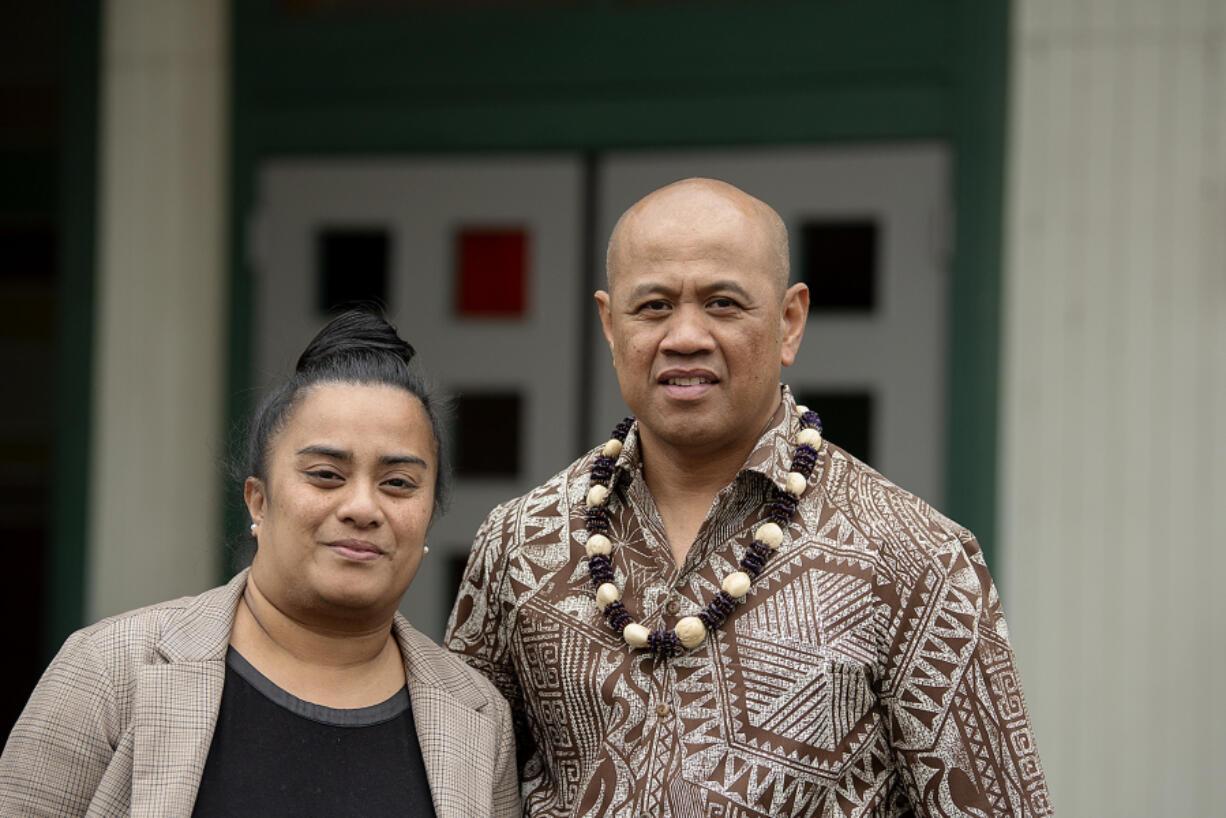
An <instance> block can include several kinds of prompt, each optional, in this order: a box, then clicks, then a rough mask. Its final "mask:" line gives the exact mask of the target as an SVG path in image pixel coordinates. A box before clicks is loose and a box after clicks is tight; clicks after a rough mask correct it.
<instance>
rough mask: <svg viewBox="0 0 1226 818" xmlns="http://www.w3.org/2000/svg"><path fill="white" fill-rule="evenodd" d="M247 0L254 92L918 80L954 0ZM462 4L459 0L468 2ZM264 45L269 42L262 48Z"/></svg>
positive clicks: (933, 55)
mask: <svg viewBox="0 0 1226 818" xmlns="http://www.w3.org/2000/svg"><path fill="white" fill-rule="evenodd" d="M280 5H281V4H280V3H278V2H277V0H250V1H249V2H244V3H241V4H235V7H236V14H237V15H238V18H239V26H240V28H239V33H240V34H241V35H242V36H244V37H249V38H250V39H249V40H248V41H246V42H250V43H251V44H252V47H251V48H246V47H243V48H241V49H240V51H239V52H238V57H239V59H240V60H241V61H244V62H243V63H241V64H240V66H239V67H240V70H242V71H243V73H244V77H245V79H244V83H246V84H247V85H248V88H249V90H250V92H251V94H252V99H253V101H256V102H258V103H260V104H261V105H263V104H268V103H274V104H279V103H282V102H290V103H291V104H293V103H295V102H296V103H298V104H303V105H316V106H319V107H321V108H330V107H331V106H332V105H333V104H334V103H345V102H349V101H351V99H352V98H353V96H354V94H355V93H356V94H358V96H359V99H360V100H362V101H365V102H367V103H371V102H374V101H376V100H377V98H379V97H383V98H387V99H397V100H400V101H402V102H405V101H410V100H414V99H420V100H422V101H426V100H429V99H448V98H456V97H468V98H480V99H481V100H485V101H493V102H499V101H502V100H506V99H510V98H515V97H517V96H520V95H529V96H541V95H551V96H555V97H556V96H576V95H581V96H596V97H603V96H606V95H610V94H614V95H621V96H629V97H635V96H639V95H640V94H642V93H649V94H650V93H654V92H655V91H656V90H657V89H659V88H660V87H676V88H687V87H688V88H689V89H690V90H691V91H695V90H697V91H699V92H701V91H702V90H704V89H707V88H711V87H722V86H725V85H733V86H735V85H744V84H746V83H758V84H761V83H768V84H769V83H775V82H795V81H800V82H806V83H809V82H812V81H814V80H815V79H817V80H829V79H830V78H832V77H833V78H849V77H850V78H855V77H862V76H866V75H870V74H871V75H877V76H887V75H894V76H896V77H897V76H911V75H915V74H917V73H925V72H931V71H932V70H933V67H934V66H943V65H944V64H945V63H946V61H947V60H948V59H949V55H950V54H951V53H952V49H951V45H952V42H953V41H952V38H953V37H954V35H955V33H956V29H955V28H954V27H952V26H950V25H948V21H949V19H950V18H951V14H952V6H951V3H950V2H949V0H861V2H857V3H845V2H813V0H806V1H804V2H797V1H796V0H793V2H783V0H774V2H758V3H745V2H724V3H721V2H706V3H702V4H701V7H700V6H699V4H690V3H660V4H646V3H644V4H634V3H621V4H617V6H616V7H612V8H610V7H607V6H605V5H603V4H600V5H597V4H592V3H581V4H575V5H573V6H570V7H557V6H554V7H550V6H548V5H542V6H541V7H539V8H537V9H527V8H523V7H518V8H512V9H500V8H498V7H497V4H488V5H485V7H483V8H478V9H474V8H468V9H464V8H462V7H460V8H452V9H447V8H442V7H440V8H436V9H433V10H429V9H413V10H392V9H389V10H387V11H386V12H383V13H365V14H361V13H349V14H346V13H344V12H343V11H340V10H335V11H331V12H328V13H326V14H320V15H302V16H298V17H291V16H287V15H285V14H284V13H282V12H280V11H279V6H280ZM458 5H459V4H457V6H458ZM256 44H258V47H257V45H256Z"/></svg>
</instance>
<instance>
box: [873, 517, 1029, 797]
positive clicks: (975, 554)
mask: <svg viewBox="0 0 1226 818" xmlns="http://www.w3.org/2000/svg"><path fill="white" fill-rule="evenodd" d="M888 593H889V595H891V596H892V598H890V599H888V600H887V602H888V604H887V605H886V609H887V610H888V611H889V614H888V615H887V616H888V618H889V619H890V621H891V622H890V624H889V625H888V626H887V630H886V633H887V649H886V650H885V652H884V661H885V663H886V667H885V672H884V674H883V678H884V685H883V687H884V689H883V691H882V699H883V703H884V705H885V708H886V713H887V720H888V729H889V731H890V745H891V752H892V753H893V756H894V762H895V764H896V766H897V768H898V771H899V776H900V781H901V784H902V786H903V788H904V789H905V792H906V798H907V800H908V801H909V802H910V804H911V807H912V809H913V811H914V814H915V815H916V816H918V817H919V818H923V816H947V815H968V816H969V815H974V816H1018V817H1019V818H1020V817H1021V816H1027V817H1029V816H1043V815H1051V814H1052V808H1051V805H1050V802H1049V799H1048V793H1047V786H1046V783H1045V781H1044V776H1043V770H1042V767H1041V765H1040V763H1039V755H1038V751H1037V750H1036V748H1035V741H1034V733H1033V731H1032V729H1031V726H1030V717H1029V714H1028V713H1027V711H1026V704H1025V701H1024V700H1023V698H1022V690H1021V685H1020V683H1019V681H1018V673H1017V666H1016V664H1015V662H1014V658H1013V649H1012V647H1011V646H1010V644H1009V634H1008V629H1007V627H1006V625H1005V619H1004V614H1003V613H1002V611H1001V607H1000V600H999V597H998V596H997V593H996V588H995V586H994V585H993V583H992V578H991V576H990V575H989V574H988V569H987V565H986V563H985V562H984V559H983V554H982V552H981V550H980V548H979V544H978V543H977V542H976V541H975V539H974V537H973V536H971V535H970V533H969V532H965V531H963V532H961V533H960V534H959V535H958V536H957V537H956V538H955V539H953V540H952V541H950V542H949V543H948V544H947V545H946V546H944V547H943V548H941V549H938V551H937V553H936V554H934V555H933V558H932V560H931V561H930V562H929V563H928V564H927V565H926V566H924V568H923V569H922V570H920V571H918V572H917V575H916V576H915V582H914V584H913V587H910V588H909V589H905V590H903V589H899V588H897V587H895V588H893V589H892V590H891V591H889V592H888Z"/></svg>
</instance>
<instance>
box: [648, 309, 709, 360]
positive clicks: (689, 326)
mask: <svg viewBox="0 0 1226 818" xmlns="http://www.w3.org/2000/svg"><path fill="white" fill-rule="evenodd" d="M708 320H709V316H708V315H707V314H706V311H705V310H703V309H702V307H701V306H699V305H696V304H682V305H681V306H679V307H678V308H677V309H676V310H675V311H674V312H673V315H672V316H671V317H670V318H669V320H668V332H667V333H666V334H665V336H664V343H663V344H662V345H661V346H662V348H663V349H664V350H665V351H667V352H675V353H677V354H679V355H692V354H694V353H696V352H706V351H708V350H710V349H712V348H713V347H714V344H715V342H714V339H713V338H712V337H711V330H710V327H709V326H708V325H707V324H708Z"/></svg>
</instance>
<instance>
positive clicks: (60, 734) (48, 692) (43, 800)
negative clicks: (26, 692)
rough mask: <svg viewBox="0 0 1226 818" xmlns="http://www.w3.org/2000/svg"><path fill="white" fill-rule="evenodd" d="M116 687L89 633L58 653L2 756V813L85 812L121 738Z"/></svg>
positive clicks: (68, 644) (65, 813)
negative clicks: (117, 714) (116, 703)
mask: <svg viewBox="0 0 1226 818" xmlns="http://www.w3.org/2000/svg"><path fill="white" fill-rule="evenodd" d="M116 711H117V708H116V706H115V696H114V685H113V684H112V681H111V679H110V676H109V674H108V672H107V669H106V667H105V664H104V663H103V661H102V660H101V657H100V655H99V653H98V651H97V650H96V649H95V646H94V645H93V644H92V642H91V640H90V638H89V637H88V635H87V634H85V633H80V632H79V633H76V634H74V635H73V636H71V637H69V639H68V641H67V642H66V643H65V644H64V646H63V647H62V648H61V649H60V652H59V653H58V654H57V655H56V657H55V659H53V660H52V662H51V665H50V666H49V667H48V668H47V671H46V672H45V673H44V674H43V677H42V679H41V680H39V683H38V686H37V687H35V689H34V692H33V694H31V696H30V700H29V702H28V703H27V704H26V707H25V709H24V710H23V711H22V713H21V717H20V718H19V719H18V720H17V723H16V724H15V725H14V726H13V730H12V732H11V733H10V734H9V738H8V742H7V744H5V747H4V754H3V755H2V756H0V815H31V816H33V815H46V816H70V815H84V814H85V813H86V811H87V810H88V809H89V806H90V803H91V801H92V800H93V798H94V793H95V791H96V790H97V789H98V784H99V781H100V780H101V779H102V776H103V773H105V772H106V769H107V766H108V764H109V763H110V762H111V758H112V756H113V755H114V752H115V744H116V743H117V741H118V732H119V726H118V719H117V717H116Z"/></svg>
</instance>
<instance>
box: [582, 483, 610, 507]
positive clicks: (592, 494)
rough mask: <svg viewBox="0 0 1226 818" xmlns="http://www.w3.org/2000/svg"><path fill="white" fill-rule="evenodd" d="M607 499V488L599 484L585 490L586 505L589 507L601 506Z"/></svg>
mask: <svg viewBox="0 0 1226 818" xmlns="http://www.w3.org/2000/svg"><path fill="white" fill-rule="evenodd" d="M608 499H609V488H608V486H602V485H600V484H599V483H597V484H596V485H594V486H592V487H591V488H590V489H588V490H587V504H588V505H589V506H603V505H604V504H605V500H608Z"/></svg>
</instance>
